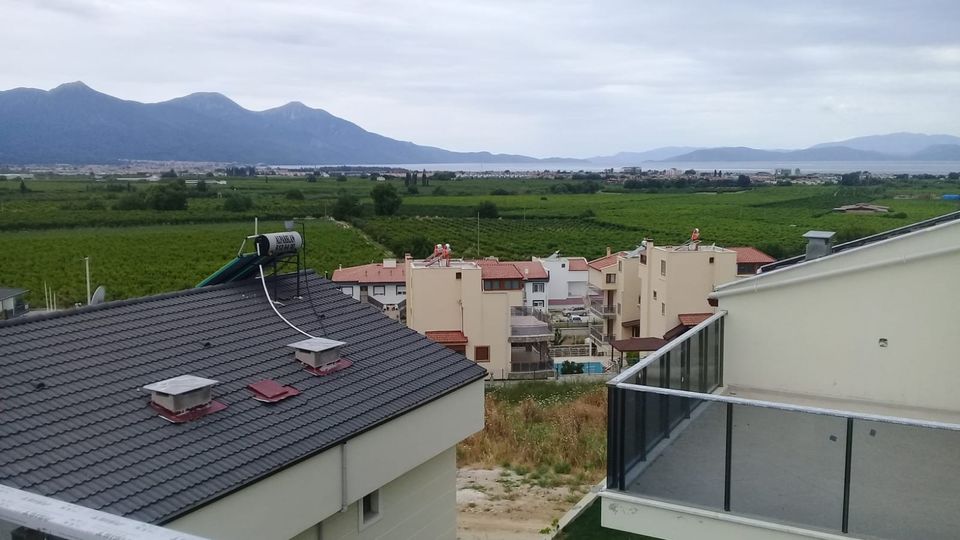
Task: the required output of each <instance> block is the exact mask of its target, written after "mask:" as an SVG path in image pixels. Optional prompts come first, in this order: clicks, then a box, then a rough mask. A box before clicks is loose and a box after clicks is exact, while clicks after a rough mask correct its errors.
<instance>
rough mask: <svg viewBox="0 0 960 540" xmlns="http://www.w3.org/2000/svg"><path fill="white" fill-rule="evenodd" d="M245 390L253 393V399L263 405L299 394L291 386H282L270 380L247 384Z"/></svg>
mask: <svg viewBox="0 0 960 540" xmlns="http://www.w3.org/2000/svg"><path fill="white" fill-rule="evenodd" d="M247 388H249V389H250V390H251V391H253V399H255V400H257V401H262V402H264V403H276V402H278V401H282V400H284V399H287V398H288V397H293V396H295V395H297V394H299V393H300V391H299V390H297V389H296V388H294V387H292V386H283V385H282V384H280V383H278V382H277V381H274V380H271V379H266V380H263V381H258V382H255V383H251V384H248V385H247Z"/></svg>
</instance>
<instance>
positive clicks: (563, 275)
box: [533, 252, 589, 309]
mask: <svg viewBox="0 0 960 540" xmlns="http://www.w3.org/2000/svg"><path fill="white" fill-rule="evenodd" d="M533 261H535V262H539V263H540V264H542V265H543V268H544V269H546V271H547V273H548V274H549V276H550V280H549V282H548V283H547V302H548V305H549V306H551V307H553V308H555V309H564V308H565V307H567V306H578V305H579V306H582V305H583V298H584V297H585V296H586V295H587V284H588V281H589V279H588V278H589V272H588V267H587V260H586V259H585V258H583V257H561V256H560V252H554V253H553V254H552V255H550V256H549V257H533Z"/></svg>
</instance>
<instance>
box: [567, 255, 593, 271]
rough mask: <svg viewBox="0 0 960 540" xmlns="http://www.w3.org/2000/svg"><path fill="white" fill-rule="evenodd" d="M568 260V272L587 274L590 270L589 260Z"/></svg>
mask: <svg viewBox="0 0 960 540" xmlns="http://www.w3.org/2000/svg"><path fill="white" fill-rule="evenodd" d="M567 260H568V261H570V267H569V268H568V270H570V271H571V272H586V271H587V270H588V267H587V260H586V259H584V258H583V257H570V258H569V259H567Z"/></svg>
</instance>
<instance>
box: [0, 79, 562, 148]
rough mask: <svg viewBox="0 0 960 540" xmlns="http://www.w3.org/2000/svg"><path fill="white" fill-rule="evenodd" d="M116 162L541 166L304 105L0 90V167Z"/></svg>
mask: <svg viewBox="0 0 960 540" xmlns="http://www.w3.org/2000/svg"><path fill="white" fill-rule="evenodd" d="M118 160H157V161H213V162H239V163H272V164H290V165H298V164H316V165H320V164H362V163H382V164H388V163H465V162H466V163H477V162H485V163H534V162H538V161H541V160H539V159H536V158H532V157H529V156H520V155H509V154H491V153H490V152H451V151H449V150H444V149H442V148H435V147H432V146H421V145H418V144H414V143H412V142H406V141H398V140H395V139H391V138H389V137H384V136H382V135H378V134H376V133H371V132H369V131H366V130H365V129H363V128H361V127H360V126H358V125H356V124H354V123H352V122H349V121H347V120H344V119H342V118H338V117H336V116H334V115H332V114H330V113H328V112H326V111H324V110H321V109H312V108H310V107H307V106H306V105H304V104H303V103H299V102H291V103H287V104H286V105H283V106H282V107H277V108H274V109H268V110H265V111H250V110H247V109H244V108H243V107H241V106H240V105H238V104H237V103H235V102H234V101H232V100H230V99H229V98H227V97H226V96H224V95H222V94H217V93H210V92H202V93H196V94H190V95H188V96H184V97H180V98H176V99H171V100H169V101H164V102H161V103H139V102H136V101H127V100H122V99H119V98H115V97H112V96H109V95H107V94H104V93H101V92H97V91H96V90H93V89H92V88H90V87H89V86H87V85H85V84H84V83H82V82H73V83H67V84H62V85H60V86H58V87H56V88H54V89H53V90H50V91H44V90H38V89H34V88H16V89H13V90H7V91H4V92H0V163H113V162H116V161H118ZM573 161H578V160H573Z"/></svg>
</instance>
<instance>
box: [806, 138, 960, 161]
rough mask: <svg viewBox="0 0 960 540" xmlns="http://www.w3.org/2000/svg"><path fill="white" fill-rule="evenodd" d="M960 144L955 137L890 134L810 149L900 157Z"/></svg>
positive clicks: (822, 144) (823, 144)
mask: <svg viewBox="0 0 960 540" xmlns="http://www.w3.org/2000/svg"><path fill="white" fill-rule="evenodd" d="M944 144H948V145H951V144H953V145H956V144H960V137H954V136H953V135H926V134H924V133H888V134H886V135H868V136H866V137H855V138H853V139H847V140H845V141H837V142H827V143H821V144H815V145H813V146H811V147H810V148H827V147H834V146H846V147H847V148H853V149H854V150H865V151H868V152H880V153H883V154H893V155H898V156H908V155H910V154H916V153H918V152H920V151H922V150H925V149H926V148H928V147H930V146H937V145H944Z"/></svg>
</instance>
